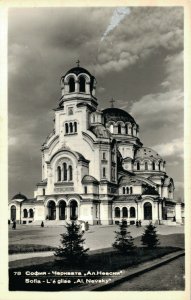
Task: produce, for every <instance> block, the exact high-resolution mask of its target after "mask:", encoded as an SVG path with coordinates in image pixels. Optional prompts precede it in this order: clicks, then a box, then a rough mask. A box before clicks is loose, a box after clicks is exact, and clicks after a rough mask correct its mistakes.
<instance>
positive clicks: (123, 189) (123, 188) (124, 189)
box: [123, 186, 125, 194]
mask: <svg viewBox="0 0 191 300" xmlns="http://www.w3.org/2000/svg"><path fill="white" fill-rule="evenodd" d="M123 194H125V187H124V186H123Z"/></svg>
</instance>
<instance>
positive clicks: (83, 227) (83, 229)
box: [81, 222, 85, 233]
mask: <svg viewBox="0 0 191 300" xmlns="http://www.w3.org/2000/svg"><path fill="white" fill-rule="evenodd" d="M81 229H82V233H84V232H85V222H82V225H81Z"/></svg>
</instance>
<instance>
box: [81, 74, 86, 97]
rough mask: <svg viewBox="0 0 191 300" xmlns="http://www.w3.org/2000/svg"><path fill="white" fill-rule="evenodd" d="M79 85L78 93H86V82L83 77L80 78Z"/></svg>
mask: <svg viewBox="0 0 191 300" xmlns="http://www.w3.org/2000/svg"><path fill="white" fill-rule="evenodd" d="M79 84H80V92H82V93H85V91H86V80H85V78H84V77H83V76H80V79H79Z"/></svg>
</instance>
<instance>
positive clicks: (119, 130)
mask: <svg viewBox="0 0 191 300" xmlns="http://www.w3.org/2000/svg"><path fill="white" fill-rule="evenodd" d="M117 128H118V133H119V134H121V124H118V126H117Z"/></svg>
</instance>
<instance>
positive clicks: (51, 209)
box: [48, 201, 56, 220]
mask: <svg viewBox="0 0 191 300" xmlns="http://www.w3.org/2000/svg"><path fill="white" fill-rule="evenodd" d="M48 219H49V220H56V205H55V202H54V201H50V202H49V203H48Z"/></svg>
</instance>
